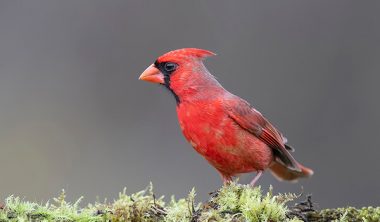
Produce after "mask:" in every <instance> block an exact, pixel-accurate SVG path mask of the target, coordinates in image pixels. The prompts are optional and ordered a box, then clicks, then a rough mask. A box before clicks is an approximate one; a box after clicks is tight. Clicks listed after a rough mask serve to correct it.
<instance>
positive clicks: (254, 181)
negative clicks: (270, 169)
mask: <svg viewBox="0 0 380 222" xmlns="http://www.w3.org/2000/svg"><path fill="white" fill-rule="evenodd" d="M262 174H263V171H262V170H258V171H257V174H256V176H255V177H254V178H253V180H252V181H251V183H250V184H251V186H253V187H254V186H255V183H256V182H257V180H258V179H259V178H260V177H261V175H262Z"/></svg>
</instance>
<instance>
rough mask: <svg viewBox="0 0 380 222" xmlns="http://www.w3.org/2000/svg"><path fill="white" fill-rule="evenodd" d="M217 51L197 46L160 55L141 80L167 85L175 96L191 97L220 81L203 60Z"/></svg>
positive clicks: (179, 97) (177, 98)
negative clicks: (200, 89)
mask: <svg viewBox="0 0 380 222" xmlns="http://www.w3.org/2000/svg"><path fill="white" fill-rule="evenodd" d="M213 55H215V53H213V52H210V51H207V50H204V49H196V48H184V49H177V50H174V51H170V52H168V53H165V54H164V55H162V56H160V57H158V58H157V59H156V61H155V62H154V63H153V64H152V65H150V66H149V67H148V68H147V69H146V70H145V71H144V72H143V73H142V74H141V75H140V77H139V79H140V80H144V81H148V82H153V83H159V84H162V85H164V86H166V87H167V88H168V89H169V90H170V91H171V92H172V93H173V94H174V96H175V98H176V100H177V103H178V102H179V101H180V99H181V97H182V98H183V97H189V96H190V95H193V94H194V93H196V92H198V91H199V88H200V87H202V89H204V87H205V86H206V87H207V86H212V85H215V84H217V85H218V86H220V85H219V83H218V82H217V81H216V80H215V78H214V77H213V76H212V75H211V74H210V73H209V72H208V71H207V69H206V67H205V66H204V64H203V60H204V59H205V58H207V57H210V56H213Z"/></svg>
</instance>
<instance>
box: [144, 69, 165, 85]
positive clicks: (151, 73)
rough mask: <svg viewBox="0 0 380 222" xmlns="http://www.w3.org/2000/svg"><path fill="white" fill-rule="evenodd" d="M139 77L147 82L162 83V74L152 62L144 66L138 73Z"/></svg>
mask: <svg viewBox="0 0 380 222" xmlns="http://www.w3.org/2000/svg"><path fill="white" fill-rule="evenodd" d="M139 79H140V80H144V81H147V82H154V83H161V84H164V75H163V74H162V73H161V72H160V70H159V69H157V68H156V67H155V66H154V64H152V65H150V66H149V67H148V68H146V69H145V71H144V72H143V73H142V74H141V75H140V77H139Z"/></svg>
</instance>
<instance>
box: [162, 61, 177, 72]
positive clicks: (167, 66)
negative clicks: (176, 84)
mask: <svg viewBox="0 0 380 222" xmlns="http://www.w3.org/2000/svg"><path fill="white" fill-rule="evenodd" d="M164 68H165V71H166V72H173V71H174V70H176V69H177V64H175V63H171V62H167V63H165V65H164Z"/></svg>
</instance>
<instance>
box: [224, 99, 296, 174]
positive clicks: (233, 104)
mask: <svg viewBox="0 0 380 222" xmlns="http://www.w3.org/2000/svg"><path fill="white" fill-rule="evenodd" d="M226 109H227V112H228V115H229V117H230V118H232V119H233V120H234V121H235V122H236V123H237V124H238V125H239V126H240V127H241V128H243V129H244V130H247V131H248V132H250V133H251V134H253V135H254V136H256V137H257V138H259V139H260V140H261V141H263V142H264V143H266V144H267V145H268V146H269V147H270V148H272V149H273V152H274V154H275V156H276V157H278V158H279V159H280V160H281V162H282V163H283V164H285V165H286V166H287V167H289V168H291V169H293V170H296V171H301V170H300V168H299V167H298V164H297V162H296V161H295V159H294V158H293V157H292V155H291V154H290V153H289V151H288V149H289V148H287V147H286V146H287V145H285V142H286V139H285V138H284V136H282V134H281V133H280V132H279V131H278V130H277V129H276V128H275V127H274V126H273V125H272V124H271V123H270V122H269V121H268V120H266V119H265V118H264V117H263V115H261V113H260V112H258V111H257V110H255V109H254V108H253V107H251V106H250V105H249V103H248V102H246V101H244V100H242V99H240V98H238V99H237V98H236V97H235V98H234V99H233V100H228V101H227V102H226ZM290 149H291V148H290Z"/></svg>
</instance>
